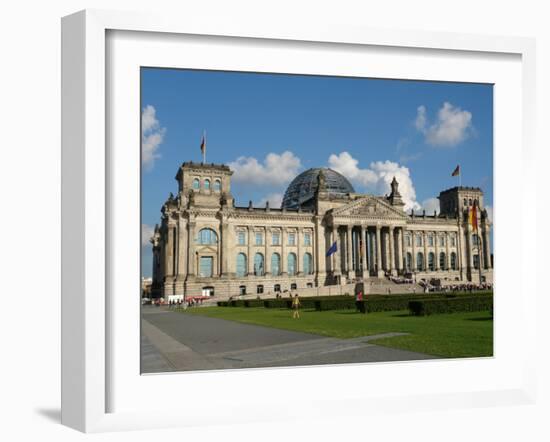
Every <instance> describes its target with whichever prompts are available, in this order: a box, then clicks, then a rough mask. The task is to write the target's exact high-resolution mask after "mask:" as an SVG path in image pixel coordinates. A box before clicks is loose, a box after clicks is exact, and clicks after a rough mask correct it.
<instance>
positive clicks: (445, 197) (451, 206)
mask: <svg viewBox="0 0 550 442" xmlns="http://www.w3.org/2000/svg"><path fill="white" fill-rule="evenodd" d="M438 199H439V208H440V213H441V214H442V215H449V216H451V217H454V216H455V215H456V214H457V213H463V212H464V210H465V209H467V208H468V207H472V206H473V205H474V202H476V201H477V205H478V207H479V208H480V209H481V210H483V209H484V205H483V191H482V190H481V189H480V188H479V187H465V186H457V187H453V188H451V189H447V190H444V191H443V192H440V193H439V197H438Z"/></svg>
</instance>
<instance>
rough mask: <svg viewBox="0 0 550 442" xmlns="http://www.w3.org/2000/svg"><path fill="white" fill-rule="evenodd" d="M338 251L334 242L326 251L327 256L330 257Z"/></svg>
mask: <svg viewBox="0 0 550 442" xmlns="http://www.w3.org/2000/svg"><path fill="white" fill-rule="evenodd" d="M337 250H338V247H337V246H336V241H334V244H333V245H331V246H330V249H328V250H327V256H330V255H332V254H334V253H336V251H337Z"/></svg>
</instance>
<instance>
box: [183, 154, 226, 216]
mask: <svg viewBox="0 0 550 442" xmlns="http://www.w3.org/2000/svg"><path fill="white" fill-rule="evenodd" d="M231 175H233V172H232V171H231V169H229V166H226V165H224V164H213V163H212V164H204V163H194V162H192V161H190V162H185V163H183V164H182V165H181V166H180V168H179V170H178V173H177V175H176V180H177V182H178V192H179V195H180V198H181V199H182V200H183V201H187V202H188V203H189V204H192V205H196V206H207V207H218V206H223V205H232V204H233V196H232V194H231Z"/></svg>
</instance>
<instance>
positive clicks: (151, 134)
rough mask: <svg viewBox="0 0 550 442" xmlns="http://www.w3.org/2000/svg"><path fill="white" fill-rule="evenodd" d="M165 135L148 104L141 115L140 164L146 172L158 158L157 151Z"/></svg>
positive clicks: (154, 112)
mask: <svg viewBox="0 0 550 442" xmlns="http://www.w3.org/2000/svg"><path fill="white" fill-rule="evenodd" d="M165 134H166V128H165V127H161V126H160V123H159V121H158V120H157V117H156V109H155V108H154V107H153V106H151V105H150V104H149V105H147V106H145V107H144V108H143V111H142V113H141V163H142V165H143V167H144V168H145V169H146V170H151V168H152V167H153V165H154V164H155V160H157V159H158V158H160V154H159V152H158V150H159V147H160V145H161V144H162V142H163V141H164V135H165Z"/></svg>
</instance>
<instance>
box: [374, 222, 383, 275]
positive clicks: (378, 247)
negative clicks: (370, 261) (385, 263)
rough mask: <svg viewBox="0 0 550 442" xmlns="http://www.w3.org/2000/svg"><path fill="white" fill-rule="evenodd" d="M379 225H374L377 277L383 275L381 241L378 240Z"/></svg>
mask: <svg viewBox="0 0 550 442" xmlns="http://www.w3.org/2000/svg"><path fill="white" fill-rule="evenodd" d="M380 230H381V228H380V226H379V225H377V226H376V274H377V275H378V277H382V276H384V270H382V241H381V240H380Z"/></svg>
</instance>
